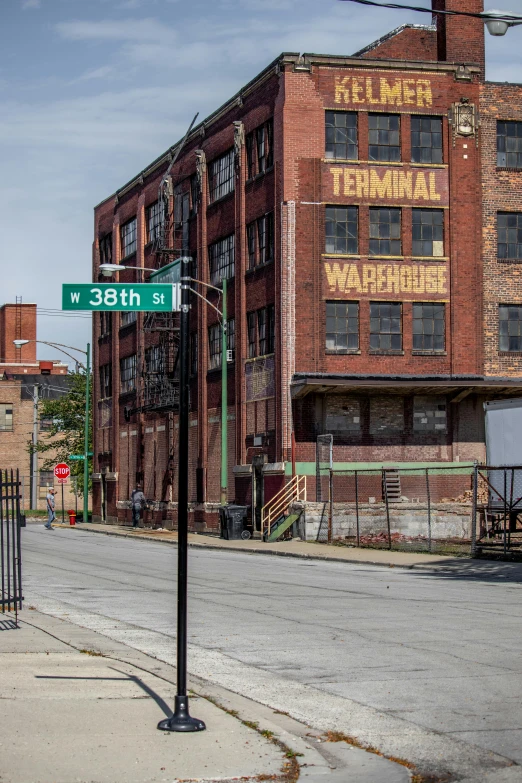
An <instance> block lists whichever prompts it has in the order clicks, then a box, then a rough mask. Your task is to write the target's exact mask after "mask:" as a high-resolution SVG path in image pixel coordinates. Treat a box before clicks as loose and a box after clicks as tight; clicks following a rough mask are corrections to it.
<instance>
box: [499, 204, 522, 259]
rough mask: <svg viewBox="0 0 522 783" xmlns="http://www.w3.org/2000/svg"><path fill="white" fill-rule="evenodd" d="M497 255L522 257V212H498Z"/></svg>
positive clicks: (514, 257)
mask: <svg viewBox="0 0 522 783" xmlns="http://www.w3.org/2000/svg"><path fill="white" fill-rule="evenodd" d="M497 256H498V258H510V259H513V260H519V259H522V212H499V213H498V215H497Z"/></svg>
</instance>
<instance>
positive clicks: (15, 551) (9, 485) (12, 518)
mask: <svg viewBox="0 0 522 783" xmlns="http://www.w3.org/2000/svg"><path fill="white" fill-rule="evenodd" d="M20 489H21V487H20V479H19V475H18V471H13V470H0V563H1V570H2V593H1V600H0V609H1V611H2V614H3V613H5V612H14V613H15V622H17V620H18V611H19V610H20V609H21V608H22V600H23V596H22V553H21V547H20V527H21V526H22V524H23V521H24V519H23V518H22V517H21V516H20Z"/></svg>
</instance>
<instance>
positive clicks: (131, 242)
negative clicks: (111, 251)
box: [120, 218, 137, 258]
mask: <svg viewBox="0 0 522 783" xmlns="http://www.w3.org/2000/svg"><path fill="white" fill-rule="evenodd" d="M120 239H121V257H122V258H125V257H126V256H130V255H132V253H135V252H136V247H137V222H136V218H133V219H132V220H129V221H128V222H127V223H124V224H123V226H121V227H120Z"/></svg>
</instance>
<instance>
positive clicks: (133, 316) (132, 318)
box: [120, 310, 138, 329]
mask: <svg viewBox="0 0 522 783" xmlns="http://www.w3.org/2000/svg"><path fill="white" fill-rule="evenodd" d="M137 318H138V313H137V312H136V310H126V311H125V312H122V314H121V319H120V326H121V328H122V329H123V327H124V326H130V325H131V324H134V323H136V321H137Z"/></svg>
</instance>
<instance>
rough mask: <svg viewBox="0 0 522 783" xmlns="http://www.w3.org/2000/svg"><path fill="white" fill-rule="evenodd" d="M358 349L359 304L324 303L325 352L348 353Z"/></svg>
mask: <svg viewBox="0 0 522 783" xmlns="http://www.w3.org/2000/svg"><path fill="white" fill-rule="evenodd" d="M358 348H359V303H358V302H326V350H327V351H328V352H331V353H348V352H349V351H357V350H358Z"/></svg>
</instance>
